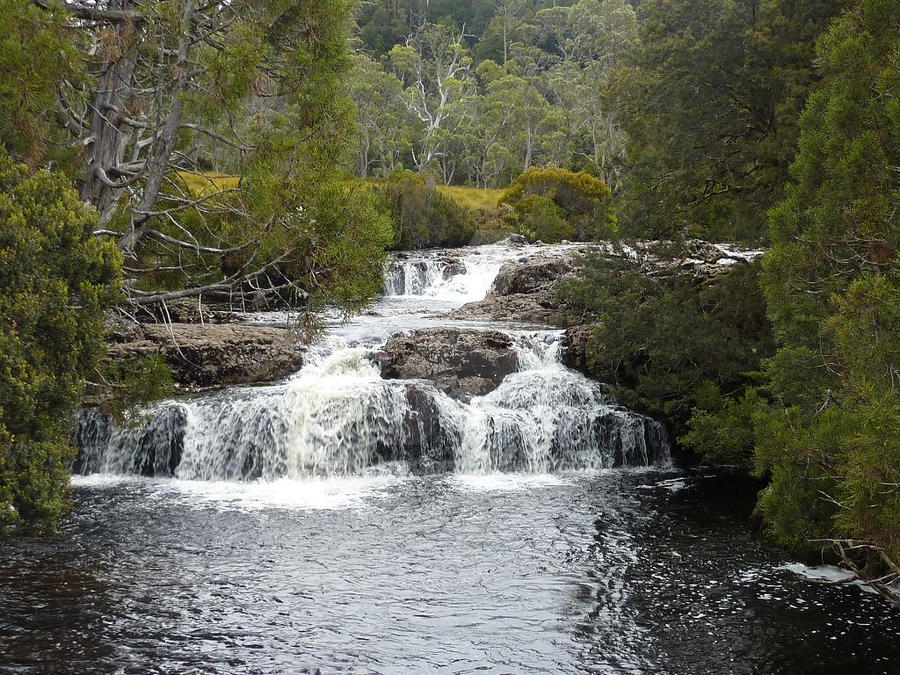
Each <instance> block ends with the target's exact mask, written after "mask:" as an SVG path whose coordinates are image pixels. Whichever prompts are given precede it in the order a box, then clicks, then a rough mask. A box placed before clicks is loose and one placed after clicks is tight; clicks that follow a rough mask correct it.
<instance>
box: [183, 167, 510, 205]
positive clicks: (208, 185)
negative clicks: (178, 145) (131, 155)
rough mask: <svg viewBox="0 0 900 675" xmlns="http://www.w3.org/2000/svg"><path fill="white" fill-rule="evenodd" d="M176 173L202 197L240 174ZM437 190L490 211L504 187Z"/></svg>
mask: <svg viewBox="0 0 900 675" xmlns="http://www.w3.org/2000/svg"><path fill="white" fill-rule="evenodd" d="M178 175H179V176H180V177H181V179H182V180H183V181H184V182H185V185H187V188H188V190H190V191H191V194H193V195H195V196H197V197H202V196H205V195H208V194H210V193H212V192H214V191H216V190H227V189H229V188H234V187H237V186H238V183H239V182H240V180H241V177H240V176H234V175H231V174H227V173H219V172H218V171H204V172H203V173H199V172H194V171H179V172H178ZM437 190H438V192H440V193H441V194H443V195H445V196H447V197H450V198H451V199H453V200H454V201H456V202H457V203H459V204H462V205H463V206H466V207H468V208H470V209H472V210H473V211H492V210H494V209H496V208H497V205H498V204H499V203H500V200H501V199H502V198H503V195H504V193H505V192H506V190H505V189H502V188H501V189H494V190H492V189H486V188H477V187H470V186H467V185H438V186H437Z"/></svg>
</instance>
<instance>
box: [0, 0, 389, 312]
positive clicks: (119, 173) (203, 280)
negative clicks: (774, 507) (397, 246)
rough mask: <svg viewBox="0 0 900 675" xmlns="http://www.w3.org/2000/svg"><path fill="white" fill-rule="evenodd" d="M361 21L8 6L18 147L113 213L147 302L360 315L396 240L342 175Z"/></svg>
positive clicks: (121, 7) (13, 135) (6, 110)
mask: <svg viewBox="0 0 900 675" xmlns="http://www.w3.org/2000/svg"><path fill="white" fill-rule="evenodd" d="M350 20H351V3H350V2H349V0H328V1H327V2H323V1H321V0H316V1H314V2H313V1H311V0H271V1H267V2H246V1H244V0H241V1H238V2H231V3H225V4H218V3H213V4H209V3H198V2H197V1H196V0H173V1H171V2H168V1H167V2H160V3H140V2H135V1H134V0H123V1H122V2H121V3H119V4H117V5H116V9H115V11H110V12H107V11H105V9H104V8H103V4H102V3H101V4H100V5H99V6H95V3H90V2H80V1H75V2H65V3H63V2H59V1H58V0H49V1H48V2H46V3H44V2H42V3H33V4H32V3H21V2H14V1H7V0H4V1H3V2H2V3H0V23H2V25H4V27H10V28H11V30H9V31H7V32H5V33H4V36H3V37H2V39H0V68H2V72H3V73H4V78H3V83H2V84H0V133H2V139H3V143H4V145H5V146H6V148H7V150H8V151H10V152H11V153H13V155H14V156H17V157H19V158H22V159H27V160H29V162H31V163H32V164H34V165H37V166H47V165H50V164H53V165H54V166H56V167H60V168H61V169H63V170H65V171H66V172H67V174H68V175H69V176H70V178H71V179H72V181H73V182H74V184H75V185H77V186H78V188H79V190H80V193H81V196H82V199H83V200H84V201H86V202H88V203H90V204H92V205H93V206H95V207H96V208H97V210H98V212H99V215H100V227H99V228H97V230H98V231H99V232H101V236H104V237H109V238H111V239H112V240H114V241H116V243H117V246H118V248H119V249H120V250H122V251H123V252H124V253H125V254H126V259H127V263H126V265H125V266H124V268H123V269H124V272H125V278H124V284H123V288H124V290H125V292H126V295H127V297H128V299H129V300H130V301H131V302H132V303H134V304H136V305H148V304H153V303H158V302H160V301H163V300H165V299H167V298H173V297H181V296H185V295H194V296H196V295H204V296H206V297H217V296H218V297H223V298H224V297H227V298H230V299H232V300H235V299H236V300H238V301H242V302H245V301H247V300H255V301H259V300H260V299H262V300H264V301H265V302H266V303H268V304H272V303H279V304H280V303H290V304H294V305H296V304H300V303H305V304H309V305H318V304H320V303H321V302H324V301H328V302H334V303H336V304H338V305H341V306H343V307H345V308H347V309H354V308H358V307H360V306H361V305H363V304H364V303H365V302H367V301H369V300H371V299H372V297H374V295H375V294H376V293H377V292H378V290H379V288H380V285H381V284H380V282H379V281H378V275H379V274H380V271H381V269H382V264H383V249H384V247H385V246H386V245H389V244H390V241H391V236H390V231H389V227H388V226H387V225H386V223H387V220H386V214H384V213H383V212H380V213H378V212H376V210H377V204H378V202H377V200H373V199H371V198H369V197H370V196H371V195H370V193H369V192H367V188H365V187H364V186H357V187H353V188H351V187H350V184H351V183H350V182H349V181H348V180H347V178H346V176H345V175H344V172H343V170H342V164H343V163H344V162H345V159H346V157H347V155H348V154H349V149H350V147H349V144H350V142H351V140H352V135H353V128H354V126H353V125H354V120H353V113H354V111H353V106H352V102H351V101H350V99H349V97H348V96H347V94H346V87H345V75H346V73H347V70H348V68H349V67H350V66H351V64H352V57H351V53H350V50H349V42H348V38H349V35H348V34H349V23H350ZM22 83H24V85H23V84H22ZM223 174H224V175H225V176H226V177H227V178H226V179H225V180H220V179H221V177H222V176H223ZM185 175H191V176H194V182H195V183H196V182H197V181H199V182H200V183H201V185H203V184H204V183H205V185H203V187H202V189H201V190H199V191H198V190H197V189H196V186H189V185H186V184H185V181H184V180H183V177H184V176H185Z"/></svg>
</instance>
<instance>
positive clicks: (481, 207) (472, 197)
mask: <svg viewBox="0 0 900 675" xmlns="http://www.w3.org/2000/svg"><path fill="white" fill-rule="evenodd" d="M437 190H438V192H440V193H441V194H443V195H446V196H447V197H450V198H451V199H453V200H454V201H456V202H458V203H459V204H462V205H463V206H467V207H469V208H470V209H472V210H473V211H490V210H493V209H496V208H497V205H498V204H499V203H500V199H501V198H502V197H503V194H504V193H505V192H506V190H503V189H498V190H490V189H485V188H476V187H469V186H466V185H438V186H437Z"/></svg>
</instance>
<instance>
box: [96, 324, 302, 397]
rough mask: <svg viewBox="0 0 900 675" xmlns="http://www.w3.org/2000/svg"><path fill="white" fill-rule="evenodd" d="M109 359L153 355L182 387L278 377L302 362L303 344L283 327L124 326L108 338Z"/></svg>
mask: <svg viewBox="0 0 900 675" xmlns="http://www.w3.org/2000/svg"><path fill="white" fill-rule="evenodd" d="M108 342H109V345H108V347H109V349H108V351H109V357H110V358H111V359H112V361H113V362H114V363H118V364H120V365H125V366H127V364H128V363H129V362H131V361H133V360H134V359H138V358H142V357H145V356H150V355H153V354H159V355H160V356H162V358H163V359H164V360H165V362H166V364H167V365H168V366H169V368H170V369H171V371H172V378H173V379H174V380H175V382H176V383H177V384H178V385H180V386H182V387H187V388H199V387H210V386H222V385H231V384H252V383H259V382H269V381H272V380H277V379H281V378H283V377H286V376H287V375H290V374H291V373H293V372H296V371H297V370H298V369H299V368H300V366H301V365H302V364H303V353H304V346H303V344H302V342H301V340H300V338H299V336H297V335H296V334H295V333H293V332H292V331H290V330H287V329H284V328H273V327H269V326H249V325H244V324H206V325H200V324H184V323H175V324H168V325H166V324H127V325H120V326H117V327H116V328H115V329H113V331H112V332H111V333H110V334H109V336H108Z"/></svg>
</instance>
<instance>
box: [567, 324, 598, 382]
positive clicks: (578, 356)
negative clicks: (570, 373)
mask: <svg viewBox="0 0 900 675" xmlns="http://www.w3.org/2000/svg"><path fill="white" fill-rule="evenodd" d="M592 336H593V329H592V327H591V326H572V327H571V328H569V329H567V330H566V334H565V339H564V340H563V354H562V361H563V364H565V366H566V367H568V368H572V369H573V370H578V371H580V372H582V373H588V372H590V369H589V367H588V366H589V364H588V356H587V354H588V346H589V345H590V343H591V339H592Z"/></svg>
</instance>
